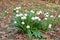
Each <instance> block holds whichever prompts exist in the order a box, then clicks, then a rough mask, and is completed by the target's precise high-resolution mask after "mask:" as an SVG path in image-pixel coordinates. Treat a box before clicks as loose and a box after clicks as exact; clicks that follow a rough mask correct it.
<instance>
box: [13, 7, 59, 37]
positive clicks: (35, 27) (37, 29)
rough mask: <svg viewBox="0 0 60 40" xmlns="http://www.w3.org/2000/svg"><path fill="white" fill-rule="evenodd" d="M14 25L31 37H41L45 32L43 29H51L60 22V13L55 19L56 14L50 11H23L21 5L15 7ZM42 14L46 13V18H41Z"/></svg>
mask: <svg viewBox="0 0 60 40" xmlns="http://www.w3.org/2000/svg"><path fill="white" fill-rule="evenodd" d="M14 13H15V15H14V17H13V20H14V23H13V24H14V26H15V27H16V29H17V30H19V31H22V32H23V33H26V34H28V36H29V37H30V38H32V37H33V36H34V37H38V38H41V37H42V36H43V33H42V32H41V31H44V32H45V31H49V30H51V28H52V27H53V26H55V25H56V24H57V23H59V21H58V20H60V19H59V18H60V15H58V18H57V19H56V20H55V19H54V18H55V17H54V16H53V15H51V14H50V13H49V12H44V11H41V10H40V11H34V10H31V11H29V13H27V12H24V11H21V7H16V8H14ZM40 14H43V15H44V18H43V19H41V18H40Z"/></svg>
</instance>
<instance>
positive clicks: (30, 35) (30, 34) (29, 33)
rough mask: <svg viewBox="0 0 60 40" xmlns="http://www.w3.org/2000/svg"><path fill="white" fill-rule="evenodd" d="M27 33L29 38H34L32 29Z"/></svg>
mask: <svg viewBox="0 0 60 40" xmlns="http://www.w3.org/2000/svg"><path fill="white" fill-rule="evenodd" d="M27 33H28V36H29V38H30V39H31V38H32V33H31V30H27Z"/></svg>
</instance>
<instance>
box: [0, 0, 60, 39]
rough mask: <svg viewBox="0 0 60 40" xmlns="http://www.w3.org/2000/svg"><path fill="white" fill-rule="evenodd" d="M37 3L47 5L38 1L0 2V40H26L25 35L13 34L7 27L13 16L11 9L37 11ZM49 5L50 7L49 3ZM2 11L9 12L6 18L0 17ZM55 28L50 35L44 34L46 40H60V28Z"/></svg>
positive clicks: (2, 0) (7, 0)
mask: <svg viewBox="0 0 60 40" xmlns="http://www.w3.org/2000/svg"><path fill="white" fill-rule="evenodd" d="M39 3H43V4H46V5H47V2H45V1H40V0H0V12H1V13H0V15H1V18H2V20H0V40H28V36H27V34H24V35H22V34H15V32H16V30H14V29H13V31H12V30H11V29H12V28H11V27H9V25H8V24H9V22H11V21H12V20H11V18H12V16H13V12H12V9H13V8H14V7H16V6H21V7H22V10H31V9H33V10H34V9H36V10H39V9H40V6H39ZM49 5H51V3H50V4H49ZM54 5H55V4H54ZM30 6H32V7H30ZM51 6H52V5H51ZM58 7H60V5H58ZM4 11H8V12H9V15H8V16H7V17H4V16H2V12H4ZM56 28H57V30H56V29H55V30H53V31H51V32H50V33H45V36H46V38H47V39H46V40H54V38H55V37H56V38H58V40H59V39H60V34H59V33H60V26H56ZM58 29H59V30H58ZM10 37H11V38H10ZM33 40H38V39H33Z"/></svg>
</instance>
